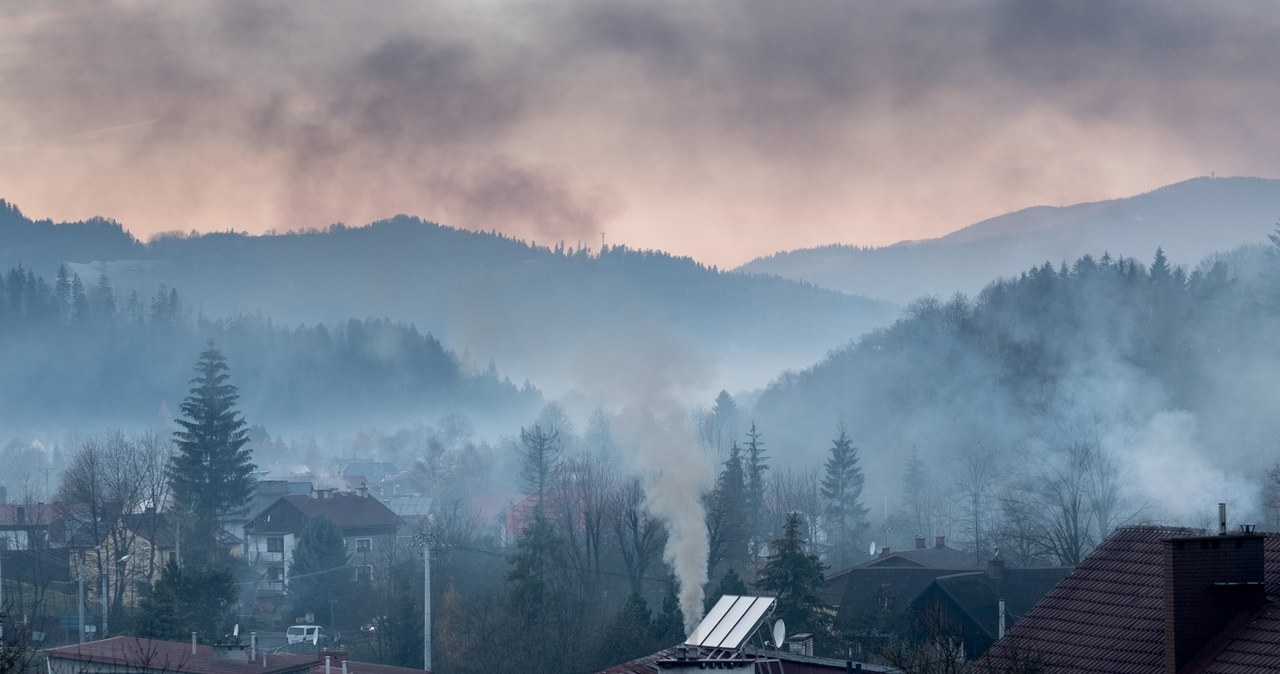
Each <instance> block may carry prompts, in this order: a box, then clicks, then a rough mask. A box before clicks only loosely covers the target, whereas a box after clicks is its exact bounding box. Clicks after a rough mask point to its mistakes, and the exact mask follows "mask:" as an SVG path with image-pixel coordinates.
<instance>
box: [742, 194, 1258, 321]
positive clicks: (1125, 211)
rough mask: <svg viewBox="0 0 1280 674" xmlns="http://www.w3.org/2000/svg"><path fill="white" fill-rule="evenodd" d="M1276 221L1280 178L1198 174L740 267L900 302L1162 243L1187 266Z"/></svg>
mask: <svg viewBox="0 0 1280 674" xmlns="http://www.w3.org/2000/svg"><path fill="white" fill-rule="evenodd" d="M1277 219H1280V180H1274V179H1268V178H1256V177H1232V178H1225V177H1216V178H1209V177H1198V178H1191V179H1188V180H1184V181H1181V182H1178V183H1173V184H1171V185H1166V186H1163V187H1160V188H1156V189H1153V190H1149V191H1147V192H1143V193H1141V194H1136V195H1133V196H1129V197H1122V198H1117V199H1109V200H1102V201H1093V202H1085V203H1080V204H1072V205H1068V206H1030V207H1027V208H1023V209H1019V210H1017V211H1013V212H1010V213H1006V214H1003V215H998V216H995V217H992V218H987V219H985V220H982V221H979V222H976V223H973V224H971V225H968V226H966V227H962V228H960V229H958V230H955V231H953V232H950V233H948V234H945V235H943V236H940V237H937V238H933V239H923V240H912V241H901V242H898V243H895V244H892V245H889V246H885V247H881V248H865V247H857V246H843V245H840V244H833V245H831V246H821V247H816V248H807V249H797V250H793V251H785V252H780V253H775V254H774V255H771V256H766V257H761V258H757V259H755V260H752V261H751V262H748V263H747V264H745V265H742V266H740V267H738V270H740V271H746V272H750V273H770V274H776V275H778V276H782V277H783V278H792V279H802V280H806V281H810V282H812V283H814V284H816V285H819V286H822V287H827V288H832V289H835V290H841V291H843V292H848V293H852V294H861V295H865V296H869V297H879V298H883V299H887V300H890V301H894V302H898V303H906V302H910V301H911V300H913V299H915V298H917V297H919V296H922V295H931V294H932V295H942V296H946V295H950V294H952V293H954V292H957V291H961V292H966V293H969V294H972V293H975V292H977V290H979V289H981V288H982V287H983V286H984V285H986V284H987V283H989V282H990V281H992V280H994V279H995V278H996V277H1000V276H1010V275H1014V274H1017V273H1019V272H1020V271H1021V270H1022V269H1024V268H1025V267H1026V266H1027V265H1030V264H1039V263H1042V262H1045V261H1048V262H1051V263H1053V264H1055V265H1056V264H1058V263H1060V262H1063V261H1069V260H1074V259H1075V258H1077V257H1079V256H1080V255H1083V254H1085V253H1096V252H1097V251H1098V250H1107V251H1110V252H1111V253H1112V254H1114V255H1124V256H1134V257H1138V258H1139V259H1147V258H1149V257H1150V256H1151V254H1152V253H1154V252H1155V249H1156V248H1157V247H1162V248H1163V249H1164V250H1165V253H1166V254H1167V255H1168V256H1169V257H1170V259H1171V261H1173V262H1174V263H1177V264H1182V265H1193V264H1196V263H1198V262H1199V261H1200V260H1201V259H1202V258H1203V257H1204V256H1206V255H1208V254H1210V253H1214V252H1219V251H1226V250H1230V249H1234V248H1236V247H1238V246H1240V245H1243V244H1247V243H1261V242H1264V241H1265V240H1266V234H1267V233H1268V232H1269V231H1271V228H1272V226H1273V225H1274V224H1275V223H1276V222H1277ZM1205 223H1214V224H1215V225H1216V226H1215V227H1213V228H1206V227H1204V224H1205ZM926 275H931V276H929V277H928V278H926Z"/></svg>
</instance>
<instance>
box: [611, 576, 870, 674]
mask: <svg viewBox="0 0 1280 674" xmlns="http://www.w3.org/2000/svg"><path fill="white" fill-rule="evenodd" d="M776 603H777V600H776V599H775V598H774V597H768V596H755V597H753V596H740V595H723V596H721V597H720V599H719V600H718V601H716V603H715V605H714V606H712V607H711V609H710V610H709V611H707V614H706V615H705V616H703V618H702V620H701V622H699V623H698V625H697V627H695V628H694V629H693V631H692V632H690V633H689V636H688V637H687V638H686V639H685V640H684V643H682V644H679V645H677V646H674V647H672V648H668V649H665V650H662V651H659V652H657V653H653V654H651V655H647V656H645V657H642V658H638V659H636V660H632V661H630V662H625V663H622V664H620V665H615V666H613V667H610V668H608V669H605V670H603V672H601V674H655V673H656V672H668V671H674V672H690V673H692V672H695V671H700V670H705V669H717V670H728V671H732V672H743V673H745V672H751V673H753V674H766V673H772V672H777V671H783V672H790V673H792V674H828V673H829V674H837V673H839V672H891V671H895V670H893V669H892V668H888V667H882V666H876V665H867V664H864V663H857V664H855V663H854V662H853V661H852V660H835V659H828V658H816V657H813V654H812V650H813V646H812V644H813V635H811V634H803V635H794V637H793V638H792V639H787V638H786V637H785V636H783V635H782V634H779V631H780V630H785V626H784V625H782V623H781V621H777V622H774V621H772V620H771V619H770V616H771V614H772V613H773V610H774V608H775V606H776ZM766 639H767V640H770V641H777V642H778V643H782V642H783V641H786V642H787V645H788V646H789V648H788V649H785V650H783V649H778V648H776V647H772V646H768V645H767V644H765V642H764V640H766ZM762 646H768V647H762Z"/></svg>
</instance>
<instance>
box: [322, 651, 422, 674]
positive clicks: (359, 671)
mask: <svg viewBox="0 0 1280 674" xmlns="http://www.w3.org/2000/svg"><path fill="white" fill-rule="evenodd" d="M320 657H322V658H324V659H325V662H323V663H321V664H318V665H316V666H315V667H312V668H311V674H343V673H344V672H345V674H424V672H425V674H431V672H430V671H429V670H422V669H414V668H412V667H397V666H396V665H379V664H375V663H372V662H360V661H359V660H348V659H347V654H346V653H345V652H344V651H328V652H321V653H320Z"/></svg>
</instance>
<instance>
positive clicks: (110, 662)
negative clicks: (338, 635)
mask: <svg viewBox="0 0 1280 674" xmlns="http://www.w3.org/2000/svg"><path fill="white" fill-rule="evenodd" d="M44 654H45V656H46V658H48V665H47V671H48V674H81V673H82V672H95V673H101V674H117V673H118V674H310V672H311V670H312V668H313V667H315V666H316V664H317V663H321V662H322V661H321V660H320V659H319V658H318V657H317V656H315V655H293V654H283V653H267V652H259V651H256V650H255V649H254V648H253V647H252V646H251V645H249V644H241V645H237V646H232V647H228V646H207V645H203V644H200V645H197V644H195V643H184V642H180V641H161V640H158V639H143V638H138V637H111V638H109V639H101V640H98V641H90V642H87V643H83V644H77V645H71V646H63V647H61V648H50V649H46V650H45V651H44Z"/></svg>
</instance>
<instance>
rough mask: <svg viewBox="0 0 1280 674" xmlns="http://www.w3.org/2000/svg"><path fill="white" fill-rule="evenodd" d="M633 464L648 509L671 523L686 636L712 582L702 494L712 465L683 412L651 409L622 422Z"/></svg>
mask: <svg viewBox="0 0 1280 674" xmlns="http://www.w3.org/2000/svg"><path fill="white" fill-rule="evenodd" d="M621 422H622V423H621V430H622V433H623V434H624V437H625V438H626V441H627V444H631V445H633V446H634V448H635V450H636V451H635V455H634V456H633V457H632V461H633V463H634V466H635V468H636V470H637V471H638V472H639V474H640V480H641V484H642V485H644V492H645V509H646V510H647V511H648V512H649V514H650V515H653V516H654V517H656V518H658V519H660V520H662V521H663V522H664V523H666V525H667V545H666V548H665V549H664V550H663V554H662V557H663V559H665V560H666V561H667V563H668V564H670V565H671V568H672V569H673V570H674V571H675V574H676V578H677V580H679V582H680V613H681V614H682V615H683V616H684V627H685V632H686V633H688V632H692V631H693V628H694V627H697V625H698V622H699V621H701V620H702V599H703V586H704V585H706V584H707V556H708V555H709V552H710V543H709V541H708V540H707V513H706V507H705V506H704V504H703V501H702V497H703V495H704V494H705V493H706V492H707V491H708V490H710V489H711V486H712V484H713V482H714V479H715V477H714V471H713V469H712V466H711V461H710V460H709V459H708V458H707V456H706V455H705V454H704V453H703V452H702V450H700V449H699V448H698V447H697V446H696V445H695V444H694V443H693V441H692V437H693V436H692V433H691V432H690V430H689V429H688V427H687V424H685V423H682V420H681V418H680V415H679V414H678V413H671V414H670V415H669V416H668V417H666V418H665V419H661V418H659V417H658V416H657V415H656V414H655V413H654V412H653V410H652V409H649V408H631V409H628V410H627V411H625V412H624V413H623V415H622V419H621Z"/></svg>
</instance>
